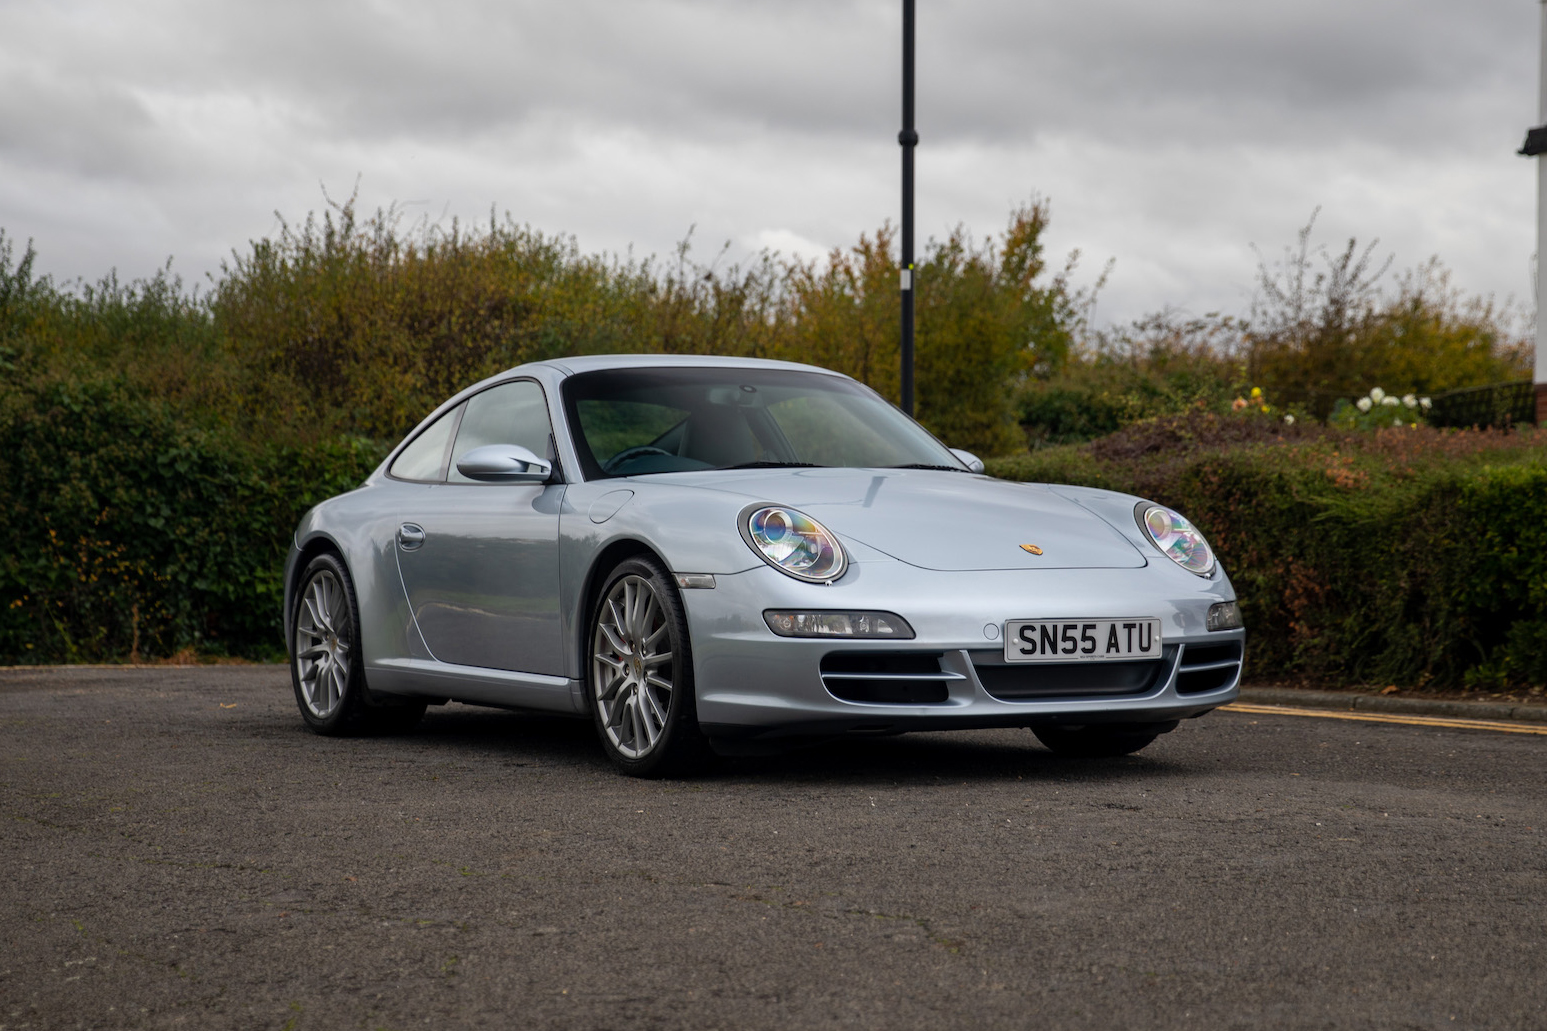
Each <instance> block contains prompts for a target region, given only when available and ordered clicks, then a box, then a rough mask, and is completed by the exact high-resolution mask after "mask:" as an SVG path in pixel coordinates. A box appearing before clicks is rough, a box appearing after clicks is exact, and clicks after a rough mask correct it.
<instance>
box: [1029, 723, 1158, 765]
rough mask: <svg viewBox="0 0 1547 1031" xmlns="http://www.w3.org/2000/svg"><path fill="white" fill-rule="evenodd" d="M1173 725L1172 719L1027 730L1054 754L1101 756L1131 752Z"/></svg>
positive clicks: (1149, 742) (1078, 756) (1143, 746)
mask: <svg viewBox="0 0 1547 1031" xmlns="http://www.w3.org/2000/svg"><path fill="white" fill-rule="evenodd" d="M1175 727H1176V724H1175V723H1106V724H1101V723H1097V724H1092V725H1090V726H1085V727H1059V726H1046V727H1032V728H1031V732H1032V733H1033V734H1035V735H1037V740H1038V741H1041V742H1042V744H1043V745H1045V746H1046V747H1047V748H1048V749H1050V750H1051V751H1053V752H1054V753H1056V754H1058V755H1068V756H1074V757H1077V758H1084V759H1104V758H1111V757H1113V756H1118V755H1132V754H1133V753H1134V752H1137V751H1139V750H1140V749H1142V748H1147V747H1148V746H1149V745H1150V744H1151V743H1153V742H1154V740H1155V739H1156V738H1157V737H1159V736H1160V735H1162V734H1164V733H1166V732H1167V731H1169V730H1173V729H1175Z"/></svg>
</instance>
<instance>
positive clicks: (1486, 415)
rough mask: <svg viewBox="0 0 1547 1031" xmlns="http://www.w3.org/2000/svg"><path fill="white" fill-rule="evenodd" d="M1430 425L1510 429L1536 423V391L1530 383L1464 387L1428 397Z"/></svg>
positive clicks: (1524, 381)
mask: <svg viewBox="0 0 1547 1031" xmlns="http://www.w3.org/2000/svg"><path fill="white" fill-rule="evenodd" d="M1431 400H1432V401H1433V403H1434V407H1433V408H1431V409H1430V410H1429V424H1430V425H1431V426H1457V427H1462V428H1465V427H1468V426H1496V427H1509V426H1513V425H1515V424H1516V423H1521V422H1535V421H1536V390H1535V388H1534V386H1533V385H1532V383H1531V381H1530V380H1521V381H1520V382H1517V383H1492V384H1489V385H1488V386H1486V387H1466V388H1464V389H1462V390H1452V391H1450V392H1449V393H1445V394H1440V395H1438V396H1436V397H1434V398H1431Z"/></svg>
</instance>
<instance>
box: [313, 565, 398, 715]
mask: <svg viewBox="0 0 1547 1031" xmlns="http://www.w3.org/2000/svg"><path fill="white" fill-rule="evenodd" d="M287 629H288V630H289V631H290V633H289V637H290V683H291V686H292V687H294V688H295V703H296V706H297V707H298V708H299V709H300V710H301V719H303V720H305V721H306V725H307V726H308V727H310V728H311V729H312V730H313V731H315V732H316V733H318V734H323V735H327V736H329V737H339V736H344V735H351V734H372V733H376V734H381V733H404V732H406V731H409V730H412V729H413V728H414V726H415V725H416V724H417V723H418V722H419V720H420V718H421V717H423V716H424V709H425V703H424V702H420V701H413V700H410V699H403V700H402V701H399V700H397V699H390V700H388V699H377V698H373V697H372V696H371V693H370V690H369V689H368V688H367V687H366V685H365V662H364V658H363V656H362V655H361V653H360V647H359V641H360V610H359V606H358V605H357V604H356V603H355V589H354V581H353V580H351V579H350V576H349V570H348V569H346V568H345V567H344V563H343V562H341V561H339V559H338V557H337V556H335V555H331V554H326V553H325V554H321V555H318V556H316V557H315V558H313V559H312V560H311V561H310V562H309V563H307V565H306V569H305V571H304V572H303V573H302V574H301V586H300V590H298V591H297V592H296V600H295V611H293V612H292V613H291V614H290V626H289V627H288V628H287Z"/></svg>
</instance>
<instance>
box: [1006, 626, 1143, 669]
mask: <svg viewBox="0 0 1547 1031" xmlns="http://www.w3.org/2000/svg"><path fill="white" fill-rule="evenodd" d="M1158 658H1160V620H1158V619H1080V620H1073V619H1012V620H1009V621H1007V622H1006V623H1005V625H1004V661H1006V662H1113V661H1117V660H1119V659H1127V660H1134V659H1158Z"/></svg>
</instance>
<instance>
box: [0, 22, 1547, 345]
mask: <svg viewBox="0 0 1547 1031" xmlns="http://www.w3.org/2000/svg"><path fill="white" fill-rule="evenodd" d="M900 7H901V4H900V0H874V2H872V0H848V2H845V0H781V2H778V3H773V2H768V0H764V2H752V0H712V2H711V0H702V2H694V0H612V2H600V0H564V2H555V0H440V2H437V3H433V4H429V3H422V2H421V3H408V2H402V0H305V2H293V0H267V2H265V3H262V4H256V3H241V4H238V3H220V2H212V0H47V2H40V0H0V228H3V229H4V230H5V231H6V233H7V234H8V235H9V236H11V237H14V238H16V239H18V240H20V241H23V242H24V241H25V240H26V239H27V238H29V237H30V238H33V239H34V240H35V245H36V247H37V249H38V252H39V264H40V267H41V268H42V269H43V270H44V271H46V272H49V273H52V274H54V275H55V276H56V277H58V278H62V279H71V278H74V277H77V276H81V277H86V278H87V279H92V280H94V279H97V278H99V277H100V276H102V275H103V274H104V273H106V272H107V271H108V270H109V269H113V268H116V269H117V270H118V272H119V274H120V276H121V277H126V278H133V277H141V276H145V275H148V274H150V273H152V272H154V271H155V269H156V268H158V267H159V266H160V265H162V264H163V263H164V262H165V261H166V260H167V258H169V257H170V258H172V259H173V269H174V271H176V272H180V273H181V274H182V275H183V277H184V278H185V280H189V281H193V280H198V279H201V278H202V277H203V276H204V275H205V274H206V273H207V272H210V271H212V270H216V269H218V267H219V264H220V261H221V259H222V258H223V257H226V256H228V255H229V254H230V252H231V250H232V249H233V248H238V249H245V247H246V244H247V241H249V240H252V239H256V238H261V237H264V236H267V235H270V234H272V233H274V232H275V230H276V228H277V222H276V218H275V212H279V213H280V214H282V215H283V216H284V217H285V218H287V219H290V220H293V221H294V220H300V219H302V218H304V216H305V215H306V213H307V212H308V211H311V210H315V209H319V208H321V207H322V206H323V204H324V200H323V190H324V188H326V190H327V191H328V193H329V194H331V195H332V196H334V197H346V196H348V194H349V193H350V191H351V189H353V188H354V186H355V183H356V180H357V179H358V182H359V197H360V201H361V203H362V205H363V206H365V207H366V208H374V207H376V206H378V205H386V204H389V203H393V202H396V203H398V204H400V205H402V206H404V207H405V208H406V209H407V210H408V211H409V212H410V213H413V214H416V215H427V216H429V217H430V218H432V219H446V220H448V221H449V219H450V217H452V216H460V217H462V218H463V219H473V220H480V219H484V218H487V216H488V213H489V211H490V209H491V207H492V208H494V209H497V210H498V211H499V212H500V213H502V214H503V213H504V212H507V211H508V212H509V213H510V215H511V216H512V217H513V218H514V219H515V220H516V221H518V222H525V223H530V224H531V225H533V226H534V227H536V228H539V229H542V230H545V231H548V232H562V233H569V234H573V235H574V236H576V237H577V238H578V240H579V243H580V246H581V247H582V248H584V249H586V250H607V251H617V252H622V251H625V250H627V249H628V248H630V247H632V248H633V250H634V252H635V253H636V254H649V253H667V252H669V251H670V250H671V249H672V248H673V246H674V245H675V243H676V242H677V241H678V240H680V239H682V238H683V236H684V235H685V234H686V233H687V232H688V230H689V228H690V227H694V226H696V227H697V228H696V230H695V234H694V239H695V241H697V249H698V253H699V255H700V256H701V257H704V258H706V259H707V258H708V257H710V256H712V254H713V252H714V251H715V250H716V249H717V248H718V247H719V245H720V244H722V243H724V242H726V241H730V242H731V244H732V248H733V252H734V253H736V254H743V255H744V254H747V253H750V252H752V251H755V250H757V249H758V248H760V247H764V246H768V247H772V248H775V249H778V250H781V251H783V252H785V253H787V254H788V253H794V254H799V255H803V256H814V255H820V254H822V253H823V252H825V251H827V250H828V249H829V248H832V247H837V246H841V247H847V246H849V245H851V244H853V243H854V242H855V241H856V240H857V238H858V236H859V234H860V233H861V232H865V231H871V230H874V229H875V228H876V227H877V226H878V225H880V224H881V223H882V222H883V221H885V220H886V219H892V220H893V221H894V222H895V221H896V219H897V217H898V216H897V212H898V205H899V199H898V179H899V174H898V162H899V158H898V149H899V148H898V146H897V142H896V134H897V130H898V127H899V119H900V107H899V99H898V95H899V87H898V75H899V60H900V58H899V51H900V28H901V15H900ZM918 7H919V16H918V17H919V47H918V127H919V132H920V135H921V138H922V142H921V144H920V147H919V150H918V209H917V210H918V225H919V234H920V238H921V239H922V238H924V237H928V236H937V237H938V236H941V235H944V234H945V233H947V232H948V231H949V230H950V228H951V227H952V226H954V225H956V224H958V223H964V224H966V225H967V226H968V227H969V228H970V229H972V230H973V231H974V232H975V233H977V234H979V235H983V234H988V233H993V232H997V231H998V230H999V229H1000V228H1002V226H1003V225H1004V222H1005V220H1006V218H1007V215H1008V213H1009V212H1010V210H1011V209H1012V208H1013V207H1015V206H1016V205H1017V204H1020V203H1023V202H1025V201H1027V200H1029V199H1031V198H1032V197H1034V196H1041V197H1045V198H1047V199H1048V200H1049V201H1050V202H1051V204H1052V211H1053V224H1052V230H1051V234H1050V239H1049V243H1050V247H1051V249H1052V250H1053V251H1055V252H1056V253H1058V254H1062V253H1063V252H1067V251H1068V250H1070V249H1071V248H1076V247H1077V248H1079V249H1080V250H1081V252H1082V254H1083V255H1084V258H1083V262H1082V267H1083V268H1084V269H1085V271H1086V275H1085V277H1084V278H1085V279H1086V280H1087V281H1088V280H1089V279H1090V278H1092V277H1093V276H1094V275H1095V274H1096V273H1097V272H1099V270H1100V268H1101V266H1102V265H1103V264H1104V262H1105V261H1106V260H1107V259H1113V260H1114V261H1115V265H1114V268H1113V272H1112V275H1111V277H1110V279H1109V281H1108V284H1107V287H1106V290H1105V292H1104V293H1103V295H1102V301H1101V305H1100V308H1099V309H1098V313H1097V318H1098V320H1099V321H1101V322H1106V321H1109V320H1114V319H1117V320H1125V319H1129V318H1133V317H1136V316H1139V315H1141V314H1143V313H1145V312H1148V311H1153V310H1156V309H1159V308H1162V307H1164V306H1168V305H1169V306H1173V307H1179V308H1183V309H1186V310H1189V311H1192V312H1194V313H1197V314H1201V313H1203V312H1205V311H1210V310H1223V311H1227V312H1238V311H1242V310H1244V309H1245V308H1246V306H1247V305H1248V304H1249V301H1250V296H1251V288H1252V282H1253V278H1254V271H1255V266H1256V257H1255V256H1254V253H1253V251H1252V246H1253V245H1254V244H1255V245H1257V246H1258V247H1259V248H1261V249H1262V250H1263V251H1264V252H1265V253H1268V254H1270V255H1271V254H1276V253H1277V252H1279V251H1280V250H1281V249H1282V247H1283V246H1284V245H1286V244H1288V243H1291V242H1292V241H1293V239H1294V234H1295V231H1296V230H1297V229H1298V228H1299V227H1300V226H1301V225H1303V224H1304V223H1305V222H1306V220H1307V219H1308V217H1309V216H1310V214H1311V212H1312V210H1313V209H1315V208H1316V207H1318V206H1320V207H1321V210H1322V214H1321V217H1320V219H1319V221H1318V233H1317V239H1318V240H1320V241H1322V242H1324V243H1326V244H1327V245H1329V246H1336V245H1338V244H1339V243H1340V242H1341V241H1343V240H1344V239H1346V238H1347V237H1348V236H1349V235H1357V236H1359V237H1360V238H1361V239H1370V238H1376V237H1378V238H1379V239H1380V241H1381V249H1382V251H1383V252H1385V253H1391V254H1394V255H1395V258H1396V265H1397V267H1398V268H1402V267H1407V266H1412V265H1415V264H1417V263H1419V262H1421V261H1423V260H1425V259H1427V258H1428V257H1430V256H1431V255H1437V256H1439V257H1440V259H1441V260H1442V261H1443V262H1444V263H1445V264H1447V265H1448V266H1449V267H1450V268H1451V269H1452V270H1453V271H1454V274H1455V279H1456V282H1457V283H1458V285H1460V286H1462V287H1463V288H1465V289H1467V290H1468V291H1472V292H1477V293H1491V294H1495V295H1497V296H1498V297H1499V299H1501V300H1502V299H1504V298H1505V297H1506V296H1507V295H1514V296H1515V297H1516V299H1517V300H1519V301H1522V302H1529V298H1530V294H1531V291H1532V285H1531V257H1532V254H1533V253H1534V250H1535V230H1534V225H1535V220H1534V211H1535V199H1534V198H1535V189H1534V172H1533V169H1532V162H1531V161H1529V160H1527V159H1525V158H1521V157H1517V156H1516V155H1515V154H1514V151H1515V149H1516V148H1517V147H1519V145H1520V142H1521V139H1522V138H1523V136H1524V133H1525V130H1526V128H1527V127H1528V126H1530V125H1532V124H1535V122H1536V110H1535V109H1536V92H1537V86H1536V81H1537V80H1536V75H1537V68H1536V63H1537V53H1538V46H1537V40H1538V31H1539V28H1538V26H1539V22H1538V18H1539V17H1540V13H1539V5H1538V4H1537V3H1533V2H1530V0H1400V2H1399V0H1294V2H1280V3H1243V2H1241V0H1170V2H1166V3H1155V2H1153V0H1147V2H1141V0H1082V2H1069V0H1061V2H1054V0H978V2H966V0H962V2H945V0H918Z"/></svg>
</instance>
